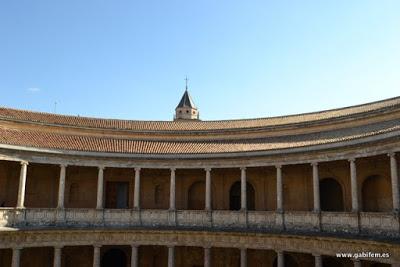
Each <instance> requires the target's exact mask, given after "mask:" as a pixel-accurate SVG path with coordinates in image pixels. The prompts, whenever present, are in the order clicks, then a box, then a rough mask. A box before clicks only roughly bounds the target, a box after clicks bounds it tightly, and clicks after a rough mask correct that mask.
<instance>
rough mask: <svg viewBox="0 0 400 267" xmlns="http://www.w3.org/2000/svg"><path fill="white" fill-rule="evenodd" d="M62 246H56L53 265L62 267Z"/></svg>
mask: <svg viewBox="0 0 400 267" xmlns="http://www.w3.org/2000/svg"><path fill="white" fill-rule="evenodd" d="M61 253H62V247H54V261H53V267H61Z"/></svg>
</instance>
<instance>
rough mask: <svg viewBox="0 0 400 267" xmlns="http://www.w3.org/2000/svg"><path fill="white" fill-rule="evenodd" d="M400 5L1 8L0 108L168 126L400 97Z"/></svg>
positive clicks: (26, 1) (28, 2) (383, 0)
mask: <svg viewBox="0 0 400 267" xmlns="http://www.w3.org/2000/svg"><path fill="white" fill-rule="evenodd" d="M399 14H400V1H397V0H393V1H389V0H380V1H368V0H360V1H357V0H354V1H348V0H343V1H340V0H337V1H307V0H302V1H295V0H293V1H288V0H282V1H265V0H263V1H234V0H230V1H222V0H221V1H211V0H210V1H209V0H202V1H188V0H186V1H183V0H182V1H174V0H172V1H161V0H160V1H153V0H147V1H119V0H116V1H105V0H96V1H94V0H93V1H90V0H85V1H81V0H79V1H78V0H68V1H52V0H48V1H44V0H35V1H32V0H20V1H12V0H4V1H1V2H0V93H1V97H0V106H7V107H14V108H21V109H29V110H37V111H45V112H53V111H54V102H55V101H56V102H57V110H56V111H57V113H62V114H73V115H77V114H79V115H81V116H95V117H107V118H121V119H140V120H171V119H172V116H173V111H174V109H175V106H176V105H177V103H178V102H179V99H180V97H181V95H182V94H183V91H184V78H185V76H186V75H187V76H188V78H189V90H190V93H191V95H192V97H193V98H194V101H195V103H196V104H197V106H198V107H199V109H200V116H201V118H202V119H204V120H215V119H232V118H250V117H267V116H276V115H286V114H293V113H301V112H310V111H318V110H323V109H330V108H336V107H342V106H347V105H354V104H360V103H364V102H369V101H375V100H380V99H384V98H390V97H394V96H397V95H399V92H400V16H399Z"/></svg>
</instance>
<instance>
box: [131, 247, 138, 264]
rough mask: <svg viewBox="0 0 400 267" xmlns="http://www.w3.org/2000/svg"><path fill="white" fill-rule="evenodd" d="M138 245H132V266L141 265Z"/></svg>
mask: <svg viewBox="0 0 400 267" xmlns="http://www.w3.org/2000/svg"><path fill="white" fill-rule="evenodd" d="M138 256H139V254H138V246H137V245H132V255H131V267H139V257H138Z"/></svg>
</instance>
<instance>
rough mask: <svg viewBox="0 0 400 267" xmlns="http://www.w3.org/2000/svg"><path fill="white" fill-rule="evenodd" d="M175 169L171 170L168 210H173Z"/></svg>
mask: <svg viewBox="0 0 400 267" xmlns="http://www.w3.org/2000/svg"><path fill="white" fill-rule="evenodd" d="M175 187H176V185H175V168H171V181H170V188H169V209H170V210H175Z"/></svg>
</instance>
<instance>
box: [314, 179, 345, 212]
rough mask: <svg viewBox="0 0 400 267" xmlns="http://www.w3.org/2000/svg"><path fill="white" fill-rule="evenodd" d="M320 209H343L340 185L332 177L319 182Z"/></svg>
mask: <svg viewBox="0 0 400 267" xmlns="http://www.w3.org/2000/svg"><path fill="white" fill-rule="evenodd" d="M319 192H320V199H321V210H322V211H344V205H343V190H342V186H341V185H340V184H339V183H338V182H337V181H336V179H334V178H324V179H322V180H321V181H320V183H319Z"/></svg>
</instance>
